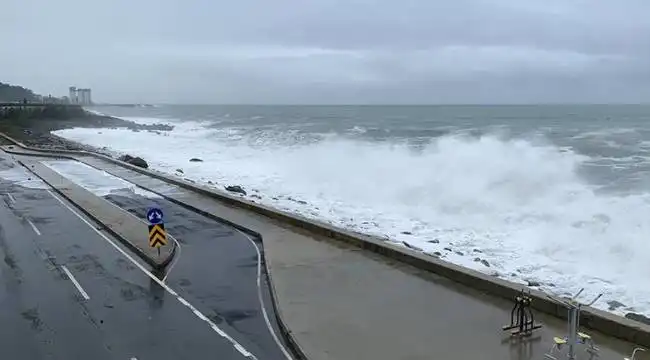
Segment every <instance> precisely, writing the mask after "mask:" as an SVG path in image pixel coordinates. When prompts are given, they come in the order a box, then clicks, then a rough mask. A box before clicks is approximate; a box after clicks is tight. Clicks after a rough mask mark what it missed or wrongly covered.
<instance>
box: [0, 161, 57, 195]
mask: <svg viewBox="0 0 650 360" xmlns="http://www.w3.org/2000/svg"><path fill="white" fill-rule="evenodd" d="M0 179H4V180H7V181H10V182H12V183H14V184H16V185H18V186H22V187H25V188H29V189H48V188H49V187H48V186H47V184H45V183H44V182H43V181H42V180H41V179H39V178H38V177H36V175H33V174H31V173H29V172H28V171H27V170H25V169H24V168H23V167H22V166H18V165H17V166H15V167H12V168H10V169H5V170H0Z"/></svg>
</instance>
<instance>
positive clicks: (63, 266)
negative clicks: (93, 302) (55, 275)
mask: <svg viewBox="0 0 650 360" xmlns="http://www.w3.org/2000/svg"><path fill="white" fill-rule="evenodd" d="M61 268H62V269H63V271H64V272H65V274H66V275H68V279H70V281H72V283H73V284H74V286H75V287H76V288H77V290H79V292H80V293H81V296H83V297H84V299H86V300H90V296H88V293H86V291H85V290H84V288H82V287H81V284H79V282H78V281H77V279H75V277H74V275H72V273H71V272H70V270H68V268H67V267H66V266H65V265H61Z"/></svg>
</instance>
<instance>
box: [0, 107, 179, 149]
mask: <svg viewBox="0 0 650 360" xmlns="http://www.w3.org/2000/svg"><path fill="white" fill-rule="evenodd" d="M77 127H83V128H127V129H131V130H133V131H170V130H172V129H173V126H170V125H167V124H154V125H142V124H137V123H135V122H132V121H127V120H123V119H119V118H115V117H111V116H104V115H96V114H93V113H89V112H84V114H83V116H78V115H77V116H73V117H70V118H65V119H60V118H30V119H2V120H0V132H3V133H5V134H7V135H9V136H11V137H13V138H14V139H17V140H19V141H21V142H22V143H24V144H25V145H29V146H34V147H41V148H46V149H56V150H85V151H95V152H101V153H104V154H106V155H111V156H114V155H115V154H111V153H109V152H108V151H107V149H99V148H95V147H92V146H88V145H84V144H80V143H77V142H74V141H70V140H66V139H64V138H61V137H59V136H56V135H53V134H52V132H53V131H56V130H63V129H71V128H77Z"/></svg>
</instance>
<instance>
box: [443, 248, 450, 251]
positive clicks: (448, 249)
mask: <svg viewBox="0 0 650 360" xmlns="http://www.w3.org/2000/svg"><path fill="white" fill-rule="evenodd" d="M443 250H447V251H451V248H450V247H446V248H444V249H443Z"/></svg>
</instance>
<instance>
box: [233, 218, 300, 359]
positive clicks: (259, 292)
mask: <svg viewBox="0 0 650 360" xmlns="http://www.w3.org/2000/svg"><path fill="white" fill-rule="evenodd" d="M233 229H235V230H237V231H238V232H239V233H240V234H242V235H244V236H245V237H246V239H248V241H250V243H251V244H252V245H253V247H254V248H255V252H257V299H258V300H259V302H260V307H261V308H262V316H263V317H264V322H266V327H267V328H268V329H269V332H270V333H271V337H273V340H275V343H276V344H277V345H278V347H279V348H280V350H281V351H282V354H284V357H285V358H287V359H289V360H293V357H291V355H290V354H289V351H287V349H286V348H285V347H284V344H283V343H282V342H281V341H280V338H279V337H278V335H277V334H276V333H275V329H273V326H272V325H271V321H270V320H269V315H268V313H267V312H266V306H264V297H263V296H262V253H261V252H260V248H259V246H257V244H256V243H255V241H254V240H253V239H252V238H251V237H250V236H249V235H248V234H246V233H245V232H243V231H241V230H239V229H237V228H234V227H233Z"/></svg>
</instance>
